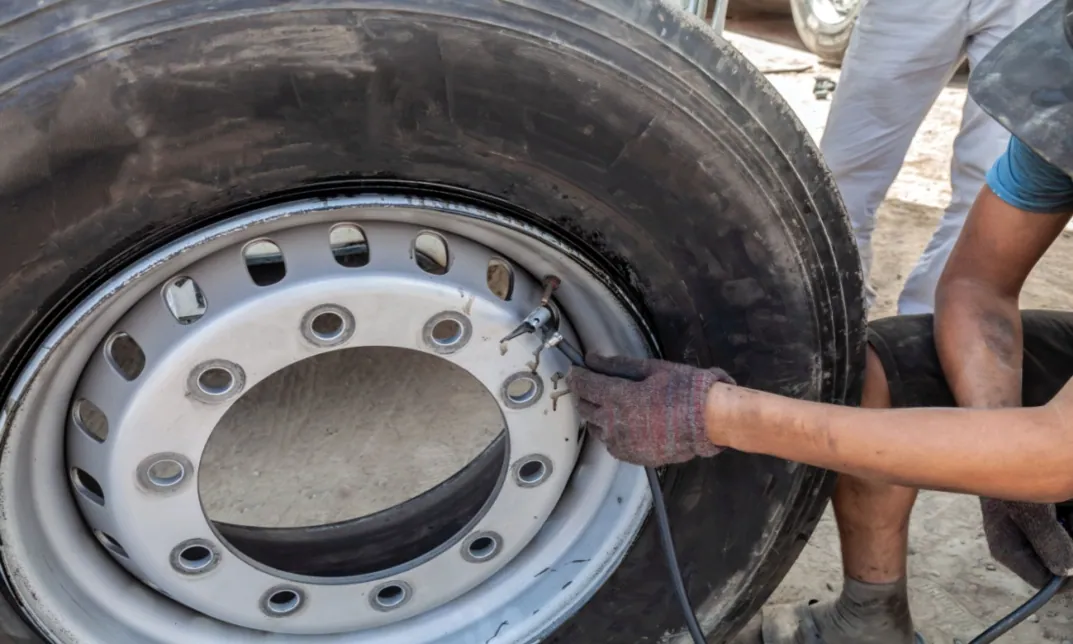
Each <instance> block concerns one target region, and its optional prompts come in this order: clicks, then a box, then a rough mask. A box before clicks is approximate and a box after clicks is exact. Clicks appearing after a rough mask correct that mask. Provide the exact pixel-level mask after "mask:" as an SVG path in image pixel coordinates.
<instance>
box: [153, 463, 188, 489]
mask: <svg viewBox="0 0 1073 644" xmlns="http://www.w3.org/2000/svg"><path fill="white" fill-rule="evenodd" d="M146 475H147V476H148V477H149V482H150V483H152V484H153V485H155V486H157V487H171V486H173V485H178V484H179V483H180V482H182V480H183V477H184V476H186V468H185V467H183V464H182V463H180V462H179V461H173V460H171V459H170V458H166V459H162V460H159V461H157V462H155V463H153V464H152V465H150V466H149V469H148V470H146Z"/></svg>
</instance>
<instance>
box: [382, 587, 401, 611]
mask: <svg viewBox="0 0 1073 644" xmlns="http://www.w3.org/2000/svg"><path fill="white" fill-rule="evenodd" d="M405 597H406V591H405V590H403V589H402V586H387V587H385V588H381V589H380V592H378V593H376V603H378V604H380V605H381V606H383V607H384V608H394V607H395V606H398V605H399V604H401V603H402V600H403V598H405Z"/></svg>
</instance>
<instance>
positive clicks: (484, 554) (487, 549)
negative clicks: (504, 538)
mask: <svg viewBox="0 0 1073 644" xmlns="http://www.w3.org/2000/svg"><path fill="white" fill-rule="evenodd" d="M499 546H500V537H499V535H498V534H496V533H494V532H478V533H476V534H474V535H472V536H471V537H470V538H469V539H467V540H466V542H465V543H464V544H463V546H462V558H463V559H465V560H466V561H469V562H471V563H484V562H485V561H488V560H490V559H492V558H493V557H495V556H496V555H498V554H499Z"/></svg>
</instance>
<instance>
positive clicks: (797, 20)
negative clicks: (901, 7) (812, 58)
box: [790, 0, 864, 65]
mask: <svg viewBox="0 0 1073 644" xmlns="http://www.w3.org/2000/svg"><path fill="white" fill-rule="evenodd" d="M863 1H864V0H790V9H791V12H792V13H793V16H794V26H795V27H796V28H797V34H798V36H800V37H801V42H803V43H805V47H807V48H808V50H809V51H811V52H812V53H814V54H816V55H817V56H819V57H820V60H822V61H824V62H826V63H829V64H833V65H838V64H841V62H842V58H843V56H845V54H846V49H847V48H848V47H849V39H850V36H852V35H853V25H855V24H856V23H857V15H858V14H859V13H860V11H861V3H862V2H863Z"/></svg>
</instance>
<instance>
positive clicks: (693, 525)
mask: <svg viewBox="0 0 1073 644" xmlns="http://www.w3.org/2000/svg"><path fill="white" fill-rule="evenodd" d="M31 7H32V8H31ZM0 140H3V141H4V145H3V146H2V147H0V200H2V204H3V208H2V210H0V225H2V226H3V230H4V233H5V234H4V239H5V240H6V241H4V242H2V243H3V252H2V253H0V338H2V345H0V350H2V351H0V353H2V358H3V361H2V362H0V364H2V365H4V371H3V372H2V380H0V385H2V386H4V387H5V388H6V387H9V386H10V384H11V382H12V378H13V377H14V375H15V374H17V372H18V368H19V366H20V364H22V363H23V361H24V360H25V359H26V357H27V355H28V352H29V351H30V350H31V349H32V348H33V346H34V344H35V342H36V341H38V340H39V339H40V338H41V337H42V334H43V333H45V332H46V331H48V329H49V328H50V325H53V324H55V323H56V321H57V319H58V318H59V316H60V315H62V314H63V313H64V312H65V311H67V310H69V309H70V307H71V306H72V304H73V303H74V302H76V301H77V299H78V297H79V296H80V295H82V294H84V293H85V292H86V291H87V289H89V288H90V287H92V286H93V285H95V284H98V283H100V281H101V280H102V279H104V278H105V277H106V276H108V275H109V274H112V273H113V272H114V271H115V270H116V269H117V268H118V267H120V266H123V265H126V264H128V263H129V262H130V261H131V260H132V259H134V258H136V257H139V256H141V255H143V254H144V253H146V252H147V251H148V250H150V249H152V248H155V247H158V246H159V245H161V244H162V243H165V242H166V241H168V240H171V239H174V238H175V237H177V236H178V235H181V234H183V233H185V232H188V231H190V230H191V229H193V228H194V227H197V226H200V225H203V224H205V223H207V222H210V221H215V220H218V219H220V218H222V217H226V216H229V215H230V214H231V213H233V212H235V210H236V209H237V208H241V207H243V206H244V205H245V206H248V205H250V204H254V203H257V204H260V203H264V202H265V201H266V200H272V199H279V198H281V195H287V194H289V193H293V192H294V191H296V190H312V189H316V188H317V187H318V186H325V185H328V186H329V187H328V188H325V189H326V190H331V191H334V192H336V193H338V192H344V191H356V190H361V189H363V188H366V187H368V186H370V185H376V186H377V189H379V190H389V189H392V188H393V187H396V186H402V185H405V182H407V181H421V182H430V183H434V184H440V185H441V186H445V187H444V188H437V190H444V191H449V192H453V193H454V194H455V195H456V198H458V195H460V194H462V195H469V197H468V198H472V199H475V200H482V201H496V200H498V201H499V202H501V205H502V204H510V207H511V208H513V209H514V210H515V212H516V213H517V215H518V216H521V217H526V218H528V219H529V220H530V221H531V222H532V223H533V224H534V225H536V226H540V227H545V228H548V229H553V230H554V231H555V232H556V233H557V234H559V235H563V236H565V237H567V238H569V239H571V240H573V241H574V243H576V244H577V245H578V246H579V247H581V248H583V249H585V250H586V252H588V253H589V254H590V255H591V256H593V257H597V258H599V259H600V261H601V262H602V264H603V266H604V267H605V268H606V269H607V270H609V271H611V272H612V274H614V275H617V276H618V277H619V278H621V279H622V280H623V281H624V282H626V283H628V284H630V285H632V286H631V288H632V295H633V296H635V297H636V299H637V300H638V301H639V302H641V303H642V304H643V305H644V308H645V311H646V314H647V316H648V318H649V320H648V321H649V323H650V324H651V326H652V328H653V329H654V332H655V334H656V336H657V338H658V341H659V343H660V344H661V347H662V351H663V352H664V354H665V355H666V356H668V357H670V358H673V359H677V360H683V361H689V362H693V363H697V364H702V365H712V364H718V365H721V366H724V367H725V368H727V369H728V370H729V371H730V372H731V373H732V375H733V376H734V377H735V378H737V379H738V381H739V382H740V383H741V384H744V385H748V386H751V387H756V388H760V389H765V390H770V391H776V392H780V393H783V394H787V395H791V396H797V397H802V398H809V399H816V400H825V401H831V402H836V403H849V404H853V403H855V402H856V401H857V398H858V396H859V390H860V375H861V373H862V368H863V355H864V354H863V350H864V332H863V331H864V315H863V309H862V303H861V295H860V294H861V292H862V284H861V276H860V272H859V260H858V257H857V254H856V248H855V246H854V243H853V237H852V235H851V234H850V229H849V226H848V223H847V219H846V217H845V213H844V212H843V207H842V205H841V201H840V199H839V197H838V195H837V192H836V190H835V187H834V185H833V183H832V181H831V179H830V177H829V175H828V173H827V171H826V169H825V167H824V165H823V163H822V162H821V160H820V157H819V153H818V152H817V150H816V148H815V146H814V144H813V142H812V141H811V140H810V138H809V136H808V134H806V132H805V130H804V129H803V128H802V127H801V125H800V123H799V122H798V121H797V120H796V118H795V117H794V115H793V114H792V113H791V111H790V110H789V109H788V107H787V106H786V104H785V103H784V102H783V100H782V99H781V98H780V97H779V96H778V94H776V92H775V91H774V90H773V89H772V88H771V86H770V85H768V84H767V83H766V82H765V81H764V80H763V78H762V77H761V76H760V74H759V73H758V72H757V71H756V70H755V69H754V68H753V67H752V66H751V65H750V64H749V63H748V62H746V61H745V60H744V59H743V58H742V57H741V56H740V55H739V54H738V53H737V52H736V51H735V50H734V49H732V48H731V47H729V46H728V45H726V44H725V43H724V42H723V41H722V40H720V39H719V38H718V37H716V36H715V35H714V34H713V33H712V32H711V31H710V30H709V29H707V28H706V27H704V26H703V25H702V24H701V23H700V22H699V21H697V20H694V19H692V18H691V17H687V16H685V14H683V13H682V12H680V11H677V10H674V9H671V8H669V6H665V5H663V4H660V3H656V2H653V1H652V0H511V1H505V0H487V1H476V0H390V1H389V0H216V2H214V3H212V7H211V8H208V7H207V5H206V3H205V2H204V1H203V0H155V1H152V2H148V1H143V0H139V1H137V2H132V1H131V0H79V1H78V2H66V1H64V0H52V1H49V2H44V3H33V4H32V5H27V4H26V3H3V4H0ZM371 180H372V181H374V183H373V184H370V183H369V181H371ZM406 189H408V190H413V189H415V188H413V187H412V186H407V187H406ZM463 190H464V191H469V192H462V191H463ZM504 207H506V206H504ZM831 479H832V477H831V476H830V475H829V474H828V473H826V472H823V471H820V470H816V469H812V468H809V467H805V466H800V465H796V464H791V463H787V462H784V461H780V460H776V459H772V458H765V457H756V456H748V455H744V454H739V453H725V454H723V455H720V456H719V457H717V458H715V459H710V460H702V461H695V462H692V463H689V464H687V465H684V466H681V467H676V468H672V469H671V470H669V472H668V473H667V477H666V481H665V487H666V490H665V494H666V498H667V503H668V506H669V512H670V515H671V522H672V525H673V529H674V532H675V536H676V538H677V541H678V550H679V557H680V559H681V561H682V565H683V569H684V574H685V577H686V582H687V585H688V588H689V592H690V595H691V598H692V602H693V604H694V605H695V606H697V607H700V611H699V612H700V613H701V614H702V616H703V619H704V620H705V622H706V623H708V624H712V625H713V626H712V627H711V639H712V641H722V639H723V638H724V637H726V636H727V635H728V634H730V633H731V632H733V631H734V630H736V629H737V628H739V627H740V625H742V624H743V623H744V622H745V621H746V620H747V619H748V618H749V616H750V615H751V614H753V613H754V612H755V611H756V609H757V608H758V607H759V606H760V604H761V603H762V602H763V601H764V600H765V599H766V598H767V596H768V595H769V593H770V592H771V591H772V590H773V589H774V588H775V586H776V585H777V584H778V582H779V580H780V579H781V578H782V576H783V575H784V574H785V572H786V571H787V569H788V568H789V566H790V565H791V564H792V563H793V561H794V559H795V558H796V557H797V555H798V553H799V552H800V550H801V548H802V547H803V545H804V543H805V541H806V540H807V538H808V536H809V534H810V533H811V530H812V528H813V527H814V525H815V522H816V521H817V520H818V518H819V516H820V514H821V512H822V510H823V508H824V506H825V504H826V502H827V498H828V493H829V486H830V483H831ZM6 493H7V494H17V493H18V492H17V491H12V490H7V491H6ZM2 614H3V611H2V610H0V615H2ZM0 619H2V617H0ZM682 625H683V620H682V617H681V615H680V613H679V610H678V607H677V606H676V604H675V602H674V599H673V597H672V596H671V594H670V592H669V590H668V586H667V583H666V570H665V568H664V563H663V559H662V558H661V556H660V555H659V550H658V542H657V538H656V533H655V531H654V530H653V529H652V526H651V525H648V526H646V527H645V529H644V530H643V532H642V534H641V535H640V537H639V538H638V539H637V541H636V543H635V544H634V545H633V548H632V550H631V552H630V553H629V555H628V556H627V558H626V560H625V561H624V562H623V563H622V565H621V566H620V567H619V569H618V570H617V571H616V572H615V573H614V575H613V576H612V577H611V579H610V580H609V581H608V582H607V583H606V584H605V586H604V587H603V588H602V589H601V590H600V591H599V592H598V593H597V594H596V595H595V597H593V598H592V600H591V601H589V603H588V604H587V605H585V606H584V607H583V608H582V609H581V610H580V611H579V612H578V613H577V614H576V615H575V616H574V617H573V618H572V619H571V620H569V621H568V622H567V623H565V624H564V625H562V626H561V628H559V630H558V631H556V633H555V634H554V635H553V636H551V638H550V640H549V641H551V642H569V643H588V642H599V643H601V644H627V643H628V644H637V643H639V642H656V641H660V640H661V638H662V637H663V635H664V634H665V633H667V632H668V631H675V630H678V629H681V628H682ZM8 628H9V629H14V628H16V627H15V626H8ZM491 635H494V633H493V634H491Z"/></svg>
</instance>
